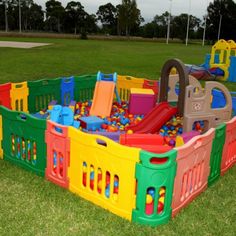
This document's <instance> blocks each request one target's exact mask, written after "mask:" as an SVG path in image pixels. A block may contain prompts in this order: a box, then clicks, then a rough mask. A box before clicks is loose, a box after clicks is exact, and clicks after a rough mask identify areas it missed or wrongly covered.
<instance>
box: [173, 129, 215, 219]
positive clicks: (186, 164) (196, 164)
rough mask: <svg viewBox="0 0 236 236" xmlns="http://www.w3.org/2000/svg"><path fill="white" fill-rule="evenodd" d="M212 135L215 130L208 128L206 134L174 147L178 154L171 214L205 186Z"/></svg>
mask: <svg viewBox="0 0 236 236" xmlns="http://www.w3.org/2000/svg"><path fill="white" fill-rule="evenodd" d="M214 136H215V130H214V129H210V130H209V131H208V132H207V133H206V134H204V135H201V136H196V137H194V138H193V139H192V140H191V141H189V142H188V143H187V144H185V145H184V146H182V147H179V148H176V150H177V151H178V154H177V159H176V161H177V171H176V177H175V183H174V192H173V201H172V209H173V211H172V216H175V215H176V214H177V213H178V212H179V211H180V210H181V209H182V208H183V207H185V206H186V205H188V204H189V203H190V202H191V201H192V200H193V199H194V198H195V197H196V196H197V195H199V194H200V193H201V192H203V191H204V190H205V189H206V188H207V181H208V176H209V173H210V156H211V148H212V142H213V139H214Z"/></svg>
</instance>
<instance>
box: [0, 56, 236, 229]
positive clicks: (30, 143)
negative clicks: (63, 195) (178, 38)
mask: <svg viewBox="0 0 236 236" xmlns="http://www.w3.org/2000/svg"><path fill="white" fill-rule="evenodd" d="M173 67H175V68H176V71H177V73H178V74H179V77H180V84H179V85H180V86H179V91H178V92H177V95H178V97H176V101H177V107H171V106H170V105H169V104H168V86H169V82H170V81H169V80H171V76H170V78H169V76H168V75H169V72H170V71H171V69H172V68H173ZM132 80H133V81H135V80H136V79H135V78H132V79H131V80H128V79H127V78H125V79H121V80H120V81H121V82H122V83H123V84H125V83H126V82H127V86H126V84H125V86H123V85H122V83H121V84H119V82H118V81H117V88H119V89H118V93H119V96H121V93H122V92H121V91H125V93H124V94H125V96H126V97H127V98H129V92H130V88H132V87H130V86H132V83H131V82H130V81H132ZM189 80H190V79H189V77H188V75H187V72H186V71H185V67H184V66H183V64H182V63H180V62H179V61H178V60H170V61H168V62H167V63H166V64H165V65H164V67H163V70H162V76H161V83H160V85H159V87H160V92H159V93H158V96H159V99H158V101H159V104H158V105H157V106H156V107H154V108H153V110H152V111H151V112H150V113H148V114H147V115H146V116H145V117H144V118H143V117H141V116H140V117H139V116H135V115H133V114H129V113H128V103H127V102H124V101H122V102H121V104H119V103H118V102H114V103H113V106H111V108H110V109H111V110H110V111H109V113H111V116H110V117H102V118H101V119H102V120H103V122H104V123H103V124H102V125H101V129H100V131H99V133H94V132H93V133H92V134H91V133H86V132H87V131H86V132H83V130H82V131H81V130H80V129H76V128H75V127H73V126H71V125H70V124H71V123H72V122H74V121H73V120H74V117H73V115H74V114H73V111H72V110H71V109H70V108H69V107H62V106H58V105H54V107H53V109H52V110H51V118H52V119H53V120H54V121H57V122H59V123H62V124H66V125H62V124H58V123H55V122H53V121H51V120H45V119H38V118H35V117H33V116H32V115H30V114H27V113H26V112H22V111H15V110H10V109H8V108H6V107H4V106H0V141H1V142H0V155H1V153H3V159H4V160H7V161H10V162H11V163H14V164H16V165H18V166H20V167H22V168H25V169H27V170H30V171H31V172H33V173H36V174H38V175H42V176H45V177H46V178H47V179H48V180H49V181H51V182H53V183H54V184H57V185H59V186H61V187H64V188H66V189H68V190H70V191H72V192H74V193H76V194H78V195H79V196H81V197H83V198H85V199H87V200H89V201H91V202H92V203H94V204H97V205H99V206H101V207H103V208H105V209H107V210H109V211H111V212H113V213H114V214H116V215H118V216H121V217H124V218H125V219H128V220H130V221H132V222H137V223H139V224H145V225H149V226H158V225H160V224H165V223H167V222H168V221H169V220H170V219H171V217H174V216H175V215H176V214H177V213H178V212H179V211H181V209H183V208H185V207H186V206H187V205H188V204H189V203H190V202H191V201H192V200H194V199H195V198H196V197H197V196H198V195H199V194H201V193H202V192H203V191H204V190H205V189H206V188H207V187H208V186H210V185H212V184H213V183H214V182H215V181H216V180H217V179H218V178H219V177H220V175H223V174H224V173H226V171H227V170H229V169H230V168H231V167H233V166H234V165H235V163H236V158H235V156H236V117H234V118H232V119H231V117H230V113H231V111H230V108H231V105H230V101H231V102H232V99H231V96H230V93H229V92H228V91H227V90H226V89H225V88H224V87H220V86H218V84H216V83H208V84H207V86H206V88H205V90H204V91H203V90H202V89H201V88H200V89H196V86H195V85H191V82H189ZM144 81H145V79H141V82H140V83H137V86H140V87H141V88H142V87H143V86H144ZM61 82H62V81H61V79H59V78H57V79H54V80H41V81H34V82H27V83H24V85H23V87H24V89H25V90H24V91H28V92H29V95H28V97H27V96H25V95H24V94H20V95H19V98H18V97H17V96H16V95H14V94H13V93H14V92H13V91H14V89H16V90H17V87H18V86H17V84H15V85H14V86H13V87H12V84H10V86H11V87H10V92H9V93H6V94H8V95H9V96H12V95H14V96H13V97H14V99H15V100H14V101H16V100H19V99H20V100H21V99H22V102H21V101H20V104H23V107H24V104H27V101H28V107H26V108H24V110H26V111H29V113H36V112H39V111H45V109H47V106H48V104H49V103H50V101H52V100H57V101H61V100H60V99H61V90H60V88H61ZM100 82H104V81H100ZM107 83H108V82H107ZM95 84H96V76H95V75H92V76H88V75H86V76H75V77H74V85H75V86H74V100H75V101H79V102H77V103H76V105H75V115H76V116H77V117H76V118H75V119H79V118H81V117H86V116H88V115H89V111H90V107H91V99H92V96H93V91H94V89H95V87H96V85H95ZM148 84H149V85H150V84H151V83H148ZM154 84H157V83H154ZM189 84H190V85H189ZM21 85H22V84H19V90H17V92H18V91H20V90H21V88H22V86H21ZM133 86H135V84H134V85H133ZM154 86H155V85H154ZM194 86H195V87H194ZM140 87H138V88H140ZM215 87H216V88H217V91H218V90H222V92H223V93H224V96H225V97H226V103H225V105H226V106H224V107H221V108H220V109H218V108H217V109H212V106H211V104H212V103H213V102H214V96H212V91H213V89H214V88H215ZM134 88H135V87H134ZM95 90H96V89H95ZM3 93H5V89H3V90H1V89H0V98H1V99H2V94H3ZM112 93H113V95H114V90H113V91H112ZM26 94H27V93H26ZM4 99H6V101H12V99H11V97H6V98H4ZM112 99H113V98H112ZM212 100H213V101H212ZM186 103H187V104H186ZM18 104H19V103H18ZM199 104H200V106H199ZM187 105H188V106H187ZM73 106H74V105H73ZM199 107H200V108H202V109H200V110H199V116H197V114H198V111H197V110H198V109H199ZM193 108H194V109H193ZM14 109H17V106H15V107H14ZM18 109H21V105H20V106H19V105H18ZM212 110H214V111H212ZM209 113H210V114H211V115H212V114H213V116H212V117H214V120H213V118H212V121H209V125H208V126H206V127H207V128H206V130H207V129H209V130H208V131H206V132H205V133H201V134H200V135H197V136H195V135H190V136H191V140H190V141H188V142H187V140H186V143H184V144H183V145H181V146H179V147H174V146H175V142H176V141H177V140H176V139H175V137H176V135H177V136H179V135H183V137H184V135H185V134H184V133H183V131H184V130H183V126H182V125H185V124H186V123H187V124H188V125H189V129H192V128H193V126H197V128H198V129H199V132H200V131H201V130H202V129H203V127H202V124H204V120H207V119H208V118H209V117H208V114H209ZM174 114H175V116H173V115H174ZM188 115H190V116H189V118H193V119H192V120H187V122H186V118H188V117H187V116H188ZM79 116H80V117H79ZM142 118H143V120H142V121H140V120H141V119H142ZM210 118H211V117H210ZM216 119H218V120H216ZM138 122H139V124H138ZM68 125H69V126H68ZM129 125H130V126H131V127H132V126H133V127H136V128H137V130H139V131H140V132H144V134H143V133H141V134H135V133H134V134H125V133H123V132H126V131H127V127H128V126H129ZM211 126H215V128H211ZM111 129H113V131H114V130H123V132H120V131H119V132H108V131H109V130H111ZM134 129H135V128H134ZM158 130H159V135H158V134H153V135H152V134H150V133H152V132H154V133H155V132H156V131H158ZM103 131H104V135H105V136H107V137H104V135H101V134H103ZM134 131H135V130H134ZM204 131H205V130H204ZM145 132H148V134H145ZM182 133H183V134H182ZM1 134H2V136H1ZM98 134H99V135H98ZM119 136H121V143H124V144H125V145H121V144H120V143H117V142H114V141H113V140H117V139H118V137H119ZM192 136H194V137H192ZM108 137H110V138H108ZM188 138H190V137H188ZM1 139H2V140H1ZM111 139H113V140H111ZM135 146H140V147H135ZM150 147H151V148H152V149H149V148H150ZM144 148H145V149H146V150H150V151H152V152H148V151H146V150H143V149H144ZM162 149H163V150H164V149H167V150H169V151H167V152H164V153H158V152H160V151H161V150H162ZM153 151H156V152H157V153H153ZM45 157H46V158H45ZM189 180H191V181H189Z"/></svg>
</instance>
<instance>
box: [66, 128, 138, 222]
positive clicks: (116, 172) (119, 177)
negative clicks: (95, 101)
mask: <svg viewBox="0 0 236 236" xmlns="http://www.w3.org/2000/svg"><path fill="white" fill-rule="evenodd" d="M69 139H70V143H71V145H70V164H69V170H68V177H69V180H70V184H69V189H70V190H71V191H72V192H74V193H76V194H78V195H80V196H81V197H83V198H85V199H87V200H89V201H91V202H93V203H95V204H97V205H99V206H101V207H103V208H105V209H109V210H110V211H111V212H113V213H115V214H117V215H119V216H121V217H124V218H126V219H129V220H131V213H132V209H133V208H134V207H135V198H136V195H135V187H136V180H135V167H136V163H138V162H139V152H140V149H138V148H128V147H125V146H121V145H119V144H117V143H115V142H113V141H111V140H110V139H108V138H105V137H103V136H99V135H89V134H85V133H83V132H81V131H78V130H76V129H75V128H73V127H69Z"/></svg>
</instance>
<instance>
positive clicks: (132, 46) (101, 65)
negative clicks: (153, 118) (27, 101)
mask: <svg viewBox="0 0 236 236" xmlns="http://www.w3.org/2000/svg"><path fill="white" fill-rule="evenodd" d="M0 40H16V41H36V42H48V43H52V45H50V46H46V47H39V48H34V49H12V48H0V83H4V82H8V81H11V82H16V81H25V80H37V79H42V78H56V77H60V76H70V75H82V74H91V73H93V74H94V73H96V72H97V71H98V70H101V71H102V72H106V73H109V72H114V71H116V72H118V73H119V74H128V75H133V76H137V77H146V78H150V79H157V78H158V77H159V75H160V70H161V67H162V65H163V63H164V62H165V60H167V59H170V58H173V57H175V58H179V59H181V60H183V61H184V62H185V63H188V64H201V63H203V61H204V55H205V54H206V53H208V52H210V47H201V46H199V45H189V46H188V47H186V46H185V45H180V44H170V45H166V44H160V43H152V42H124V41H122V42H120V41H92V40H91V41H82V40H63V39H27V38H17V39H15V38H0ZM226 86H227V87H228V88H229V89H230V90H235V91H236V85H235V84H232V83H231V84H230V83H227V84H226ZM235 179H236V167H234V168H232V169H231V170H229V171H228V172H227V174H226V175H225V176H224V177H221V178H220V180H219V181H218V182H217V183H215V184H214V185H213V186H212V187H210V188H208V189H207V190H206V191H205V192H204V193H202V194H201V195H200V196H199V197H198V198H197V199H195V200H194V201H193V202H192V203H191V204H190V205H189V206H188V207H186V208H185V209H184V210H183V211H181V212H180V213H179V214H178V215H177V216H176V217H175V218H174V219H173V220H171V221H170V222H169V223H168V224H167V225H164V226H160V227H156V228H150V227H146V226H141V225H137V224H133V223H130V222H128V221H126V220H123V219H122V218H120V217H118V216H116V215H113V214H111V213H109V212H108V211H106V210H104V209H102V208H100V207H97V206H95V205H94V204H92V203H89V202H88V201H86V200H83V199H81V198H80V197H77V196H75V195H74V194H72V193H70V192H69V191H67V190H64V189H62V188H60V187H58V186H56V185H54V184H52V183H50V182H48V181H46V180H45V179H44V178H41V177H38V176H35V175H34V174H32V173H29V172H27V171H25V170H22V169H20V168H18V167H15V166H13V165H11V164H10V163H8V162H6V161H0V235H112V236H113V235H235V232H236V225H235V222H236V201H235V197H236V188H235V185H236V181H235Z"/></svg>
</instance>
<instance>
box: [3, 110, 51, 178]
mask: <svg viewBox="0 0 236 236" xmlns="http://www.w3.org/2000/svg"><path fill="white" fill-rule="evenodd" d="M0 114H1V116H2V127H3V129H2V131H3V132H2V148H3V150H4V152H3V158H4V160H8V161H10V162H12V163H14V164H16V165H18V166H21V167H23V168H25V169H27V170H30V171H33V172H34V173H36V174H38V175H41V176H44V172H45V168H46V143H45V141H44V140H45V130H46V121H45V120H40V119H36V118H34V117H32V116H31V115H28V114H26V113H24V112H18V111H11V110H9V109H7V108H5V107H3V106H1V107H0Z"/></svg>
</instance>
